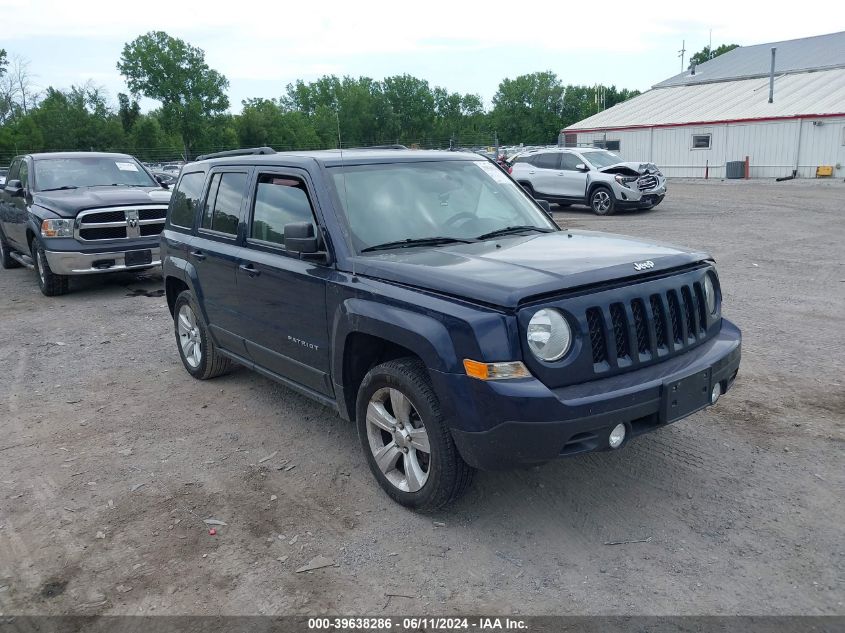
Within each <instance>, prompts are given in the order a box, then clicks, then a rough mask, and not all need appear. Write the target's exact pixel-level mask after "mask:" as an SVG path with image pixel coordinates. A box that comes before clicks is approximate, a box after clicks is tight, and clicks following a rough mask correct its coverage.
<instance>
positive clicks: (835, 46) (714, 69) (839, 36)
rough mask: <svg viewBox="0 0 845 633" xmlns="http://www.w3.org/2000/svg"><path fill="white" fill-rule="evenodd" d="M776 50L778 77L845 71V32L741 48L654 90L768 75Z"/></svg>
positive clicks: (657, 86)
mask: <svg viewBox="0 0 845 633" xmlns="http://www.w3.org/2000/svg"><path fill="white" fill-rule="evenodd" d="M773 46H774V47H776V48H777V53H776V55H775V73H776V74H781V73H793V72H802V71H807V70H822V69H830V68H840V67H845V31H842V32H840V33H830V34H828V35H817V36H815V37H803V38H801V39H797V40H786V41H784V42H770V43H768V44H756V45H754V46H740V47H739V48H735V49H734V50H732V51H728V52H727V53H724V54H722V55H719V56H718V57H714V58H713V59H711V60H709V61H706V62H704V63H703V64H699V65H698V66H696V67H695V74H694V75H693V74H692V72H691V71H690V70H686V71H685V72H683V73H681V74H679V75H675V76H674V77H670V78H669V79H666V80H665V81H661V82H660V83H658V84H655V85H654V86H653V87H654V88H666V87H669V86H689V85H693V84H703V83H709V82H713V81H728V80H732V79H749V78H751V77H764V76H766V77H767V76H768V75H769V71H770V69H771V63H772V52H771V51H772V47H773Z"/></svg>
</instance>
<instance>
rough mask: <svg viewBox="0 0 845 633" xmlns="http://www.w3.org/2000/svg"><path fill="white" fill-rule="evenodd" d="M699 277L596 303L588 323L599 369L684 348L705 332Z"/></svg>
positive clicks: (655, 356)
mask: <svg viewBox="0 0 845 633" xmlns="http://www.w3.org/2000/svg"><path fill="white" fill-rule="evenodd" d="M705 315H706V307H705V306H704V289H703V288H702V287H701V283H700V282H698V281H695V282H692V283H691V284H684V285H682V286H680V287H679V288H671V289H668V290H665V291H663V292H660V293H655V294H651V295H648V296H643V297H638V298H635V299H632V300H631V301H629V302H628V301H626V302H625V303H621V302H615V303H611V304H610V305H603V306H592V307H590V308H588V309H587V312H586V323H587V327H588V328H589V334H590V347H591V349H592V359H593V365H594V369H595V371H596V372H597V373H601V372H603V371H607V370H609V369H611V368H617V367H628V366H630V365H631V361H632V359H636V360H637V361H639V362H645V361H649V360H652V359H656V358H658V357H664V356H668V355H671V354H674V353H680V352H682V351H685V350H686V349H688V348H689V347H691V346H693V345H695V344H697V343H698V342H700V341H703V340H704V338H705V337H706V336H707V320H706V317H705Z"/></svg>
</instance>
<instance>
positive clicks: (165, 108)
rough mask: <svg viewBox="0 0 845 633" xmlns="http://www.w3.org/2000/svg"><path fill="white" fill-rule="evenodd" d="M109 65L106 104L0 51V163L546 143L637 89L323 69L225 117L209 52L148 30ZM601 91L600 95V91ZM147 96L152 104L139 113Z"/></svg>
mask: <svg viewBox="0 0 845 633" xmlns="http://www.w3.org/2000/svg"><path fill="white" fill-rule="evenodd" d="M117 69H118V70H119V71H120V73H121V74H122V75H123V77H124V78H125V80H126V85H127V87H128V91H127V93H120V94H118V95H117V103H113V102H112V101H111V99H110V98H109V96H108V95H107V94H106V93H105V92H104V90H103V89H102V88H101V87H99V86H97V85H96V84H94V83H93V82H90V81H89V82H88V83H86V84H84V85H81V86H71V87H70V88H69V89H58V88H54V87H49V88H47V89H46V90H45V91H43V92H38V91H36V90H34V88H33V83H32V81H31V79H30V75H29V70H28V64H27V63H26V62H25V60H22V59H21V58H17V57H15V58H13V59H11V60H10V59H9V58H8V55H7V53H6V51H5V50H2V49H0V164H8V162H9V160H10V158H11V157H12V156H14V155H15V154H18V153H21V152H24V151H27V152H34V151H50V150H54V151H55V150H103V151H109V150H110V151H124V152H129V153H133V154H135V155H136V156H138V157H139V158H140V159H142V160H151V161H155V160H169V159H176V158H179V157H185V156H187V157H194V156H196V155H197V154H199V153H203V152H208V151H217V150H222V149H232V148H237V147H253V146H260V145H269V146H271V147H273V148H275V149H279V150H283V149H318V148H332V147H338V143H339V140H338V130H340V136H341V142H342V145H343V146H344V147H353V146H366V145H374V144H384V143H402V144H408V145H414V144H416V145H419V146H420V147H449V146H466V145H491V144H493V143H494V141H495V140H498V141H499V142H500V143H502V144H516V143H526V144H537V143H554V142H556V140H557V135H558V132H559V130H560V129H561V128H562V127H565V126H566V125H569V124H571V123H574V122H576V121H579V120H581V119H584V118H586V117H588V116H590V115H592V114H595V113H596V112H597V111H598V109H599V107H600V106H599V104H600V103H601V105H602V106H603V107H611V106H613V105H615V104H616V103H619V102H621V101H624V100H625V99H629V98H630V97H633V96H636V95H637V94H639V92H638V91H632V90H626V89H622V90H619V89H617V88H616V87H615V86H610V87H607V86H605V87H599V86H573V85H564V84H563V82H562V81H561V79H560V78H559V77H558V76H557V75H556V74H555V73H553V72H550V71H545V72H537V73H531V74H527V75H521V76H519V77H516V78H514V79H504V80H503V81H502V82H501V83H500V84H499V87H498V90H497V92H496V94H495V96H494V97H493V102H492V107H491V108H490V109H489V110H488V109H485V107H484V103H483V102H482V99H481V97H479V96H478V95H476V94H461V93H457V92H449V91H448V90H446V89H444V88H441V87H438V86H432V85H430V84H429V82H428V81H426V80H425V79H420V78H418V77H413V76H411V75H407V74H405V75H396V76H392V77H386V78H384V79H383V80H376V79H372V78H370V77H357V78H356V77H348V76H344V77H337V76H335V75H327V76H324V77H321V78H319V79H317V80H316V81H310V82H306V81H302V80H299V81H296V82H295V83H292V84H288V85H287V86H286V88H285V90H284V92H283V94H281V95H280V96H279V97H278V98H274V99H261V98H254V99H247V100H245V101H243V102H242V110H241V112H240V113H239V114H232V113H230V112H229V106H230V104H229V100H228V97H227V96H226V90H227V88H228V87H229V82H228V80H227V79H226V78H225V77H224V76H223V75H221V74H220V73H219V72H217V71H215V70H214V69H212V68H210V67H209V66H208V64H207V63H206V62H205V53H204V52H203V51H202V50H201V49H199V48H196V47H194V46H191V45H190V44H188V43H186V42H184V41H182V40H180V39H177V38H173V37H170V36H169V35H167V34H166V33H164V32H161V31H155V32H150V33H147V34H146V35H142V36H140V37H138V38H136V39H135V40H133V41H132V42H129V43H127V44H126V45H125V46H124V48H123V52H122V54H121V56H120V59H119V60H118V62H117ZM599 90H600V91H601V95H599V94H598V92H599ZM141 97H147V98H150V99H153V100H155V101H157V102H158V103H159V104H160V107H158V108H157V109H155V110H152V111H151V112H147V113H143V112H141V108H140V106H139V104H138V100H139V99H140V98H141Z"/></svg>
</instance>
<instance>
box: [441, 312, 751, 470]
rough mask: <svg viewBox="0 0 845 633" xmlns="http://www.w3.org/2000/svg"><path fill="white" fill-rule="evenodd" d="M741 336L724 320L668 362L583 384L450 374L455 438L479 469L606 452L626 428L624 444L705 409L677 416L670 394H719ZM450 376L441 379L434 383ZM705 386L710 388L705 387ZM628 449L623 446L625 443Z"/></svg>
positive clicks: (734, 365)
mask: <svg viewBox="0 0 845 633" xmlns="http://www.w3.org/2000/svg"><path fill="white" fill-rule="evenodd" d="M741 341H742V335H741V334H740V331H739V329H738V328H737V327H736V326H735V325H733V324H732V323H731V322H730V321H727V320H725V319H723V320H722V328H721V330H720V331H719V333H718V334H717V335H716V336H715V337H713V338H712V339H710V340H709V341H707V342H706V343H703V344H701V345H700V346H698V347H695V348H694V349H692V350H690V351H689V352H687V353H685V354H681V355H679V356H676V357H674V358H671V359H668V360H666V361H665V362H663V363H659V364H657V365H652V366H650V367H645V368H642V369H638V370H635V371H631V372H628V373H626V374H620V375H617V376H612V377H609V378H604V379H600V380H594V381H590V382H587V383H583V384H580V385H572V386H569V387H562V388H559V389H549V388H548V387H546V386H545V385H544V384H543V383H541V382H540V381H539V380H536V379H534V378H528V379H525V380H512V381H489V382H483V381H479V380H474V379H472V378H469V377H466V376H457V375H448V376H451V377H452V378H451V379H447V381H448V382H449V383H451V384H450V385H449V387H450V388H451V389H454V390H456V391H455V392H454V393H455V394H456V399H459V400H460V401H461V403H462V406H460V407H455V410H453V411H449V412H448V413H449V415H451V416H459V417H457V418H453V419H455V420H460V426H461V428H454V427H453V428H452V436H453V438H454V440H455V444H456V445H457V447H458V450H459V452H460V453H461V456H462V457H463V458H464V460H465V461H466V462H467V463H468V464H470V465H471V466H473V467H475V468H480V469H482V470H502V469H506V468H512V467H514V466H520V465H530V464H539V463H543V462H547V461H549V460H552V459H555V458H558V457H565V456H569V455H575V454H578V453H584V452H588V451H595V450H604V449H608V448H609V444H608V435H609V434H610V431H611V430H612V429H613V427H615V426H616V425H617V424H624V425H625V427H626V430H627V434H626V440H625V442H626V443H627V442H628V441H629V440H630V439H631V438H633V437H636V436H637V435H641V434H643V433H647V432H649V431H653V430H655V429H658V428H660V427H662V426H666V425H667V424H670V423H671V422H674V421H677V420H678V419H681V418H683V417H686V416H688V415H690V414H692V413H694V412H695V411H696V410H699V409H701V408H704V407H705V406H708V403H709V402H706V403H701V406H698V405H697V404H694V405H693V406H692V407H689V406H688V405H687V408H685V409H684V410H683V411H682V412H681V414H680V415H678V414H675V413H673V412H672V408H671V407H672V403H673V398H674V397H675V396H674V395H673V397H670V394H671V392H672V390H673V389H674V388H675V386H676V385H677V384H678V383H679V381H683V380H687V381H688V380H693V381H698V383H697V384H698V387H700V388H701V389H706V390H707V392H706V393H707V394H708V395H709V394H710V392H711V391H712V389H713V387H714V386H715V384H716V383H717V382H718V383H719V384H720V385H721V388H722V393H724V392H726V391H727V390H728V389H730V387H731V386H732V385H733V382H734V379H735V378H736V375H737V371H738V370H739V362H740V355H741ZM446 376H447V375H446V374H440V375H439V376H438V377H437V378H436V380H435V383H436V384H435V386H436V387H439V386H440V385H438V384H437V383H438V382H440V381H441V380H443V379H444V378H445V377H446ZM702 381H703V382H704V383H706V384H703V386H702ZM623 446H624V444H623Z"/></svg>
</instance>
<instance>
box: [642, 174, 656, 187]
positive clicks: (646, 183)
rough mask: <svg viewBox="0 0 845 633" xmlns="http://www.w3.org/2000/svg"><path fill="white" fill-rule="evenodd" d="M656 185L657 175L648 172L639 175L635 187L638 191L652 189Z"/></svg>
mask: <svg viewBox="0 0 845 633" xmlns="http://www.w3.org/2000/svg"><path fill="white" fill-rule="evenodd" d="M656 186H657V177H656V176H652V175H651V174H648V175H646V176H641V177H640V179H639V180H637V188H638V189H639V190H640V191H648V190H649V189H654V188H655V187H656Z"/></svg>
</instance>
